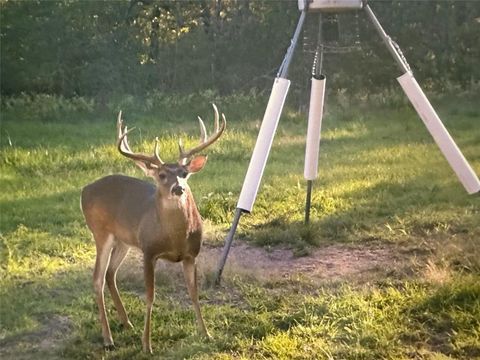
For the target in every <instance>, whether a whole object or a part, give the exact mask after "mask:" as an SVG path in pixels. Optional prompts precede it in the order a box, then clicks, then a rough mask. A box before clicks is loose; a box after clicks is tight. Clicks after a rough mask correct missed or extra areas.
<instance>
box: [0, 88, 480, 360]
mask: <svg viewBox="0 0 480 360" xmlns="http://www.w3.org/2000/svg"><path fill="white" fill-rule="evenodd" d="M208 96H213V95H211V94H210V95H208V94H207V95H204V96H203V97H202V96H200V97H199V96H196V97H192V98H186V99H180V100H175V101H174V99H173V97H172V98H170V97H165V98H161V97H160V95H157V97H158V99H156V100H158V101H159V102H160V104H161V106H160V108H155V107H154V106H153V105H152V104H150V105H148V104H149V103H148V101H147V104H146V105H145V108H142V109H139V110H138V111H136V110H135V109H136V102H135V101H134V100H132V99H130V100H129V99H127V100H123V103H121V102H120V101H119V103H118V104H113V105H111V106H110V107H111V109H107V110H106V111H105V112H103V113H100V118H97V117H95V115H94V109H93V104H91V103H89V102H84V101H82V100H81V99H75V102H74V103H73V105H71V107H69V106H67V105H65V104H68V101H67V100H65V99H61V100H58V101H59V103H58V104H57V103H56V102H55V100H52V99H49V101H50V102H51V103H52V104H53V105H49V106H47V105H48V103H47V105H45V106H44V107H43V108H42V109H41V111H39V113H38V114H36V112H35V106H34V105H35V104H33V103H34V102H35V101H37V100H35V99H33V100H32V99H28V98H23V99H20V100H17V102H15V101H14V100H12V99H10V103H8V104H4V106H3V109H2V128H1V155H0V156H1V158H0V181H1V183H0V184H1V187H2V192H1V193H0V206H1V207H0V211H1V219H0V230H1V234H0V236H1V239H0V240H1V243H0V256H1V259H0V271H1V274H0V278H1V280H0V305H1V306H0V347H2V348H3V349H4V350H0V354H2V355H3V356H2V358H12V359H13V358H25V359H37V358H42V357H44V358H54V357H57V358H68V359H97V358H98V359H100V358H102V357H105V358H112V359H114V358H115V359H116V358H124V359H130V358H138V359H141V358H150V357H149V356H146V355H143V354H142V352H141V342H140V338H141V329H142V323H143V311H144V304H143V300H142V298H141V295H142V293H143V282H142V280H141V276H133V275H129V274H128V273H129V272H128V271H127V269H126V268H122V269H121V270H120V272H121V273H122V274H123V275H121V279H120V281H119V284H120V285H119V286H120V289H121V292H122V294H123V298H124V301H125V306H126V308H127V310H128V311H129V314H130V317H131V320H132V322H133V323H134V324H135V329H134V330H132V331H126V332H122V331H121V329H120V325H119V323H118V321H117V320H116V316H115V314H114V311H113V307H112V304H111V303H108V307H109V316H110V319H111V326H112V331H113V336H114V340H115V341H116V344H117V350H116V351H115V352H114V353H104V351H103V349H102V347H101V335H100V328H99V324H98V321H97V312H96V307H95V304H94V300H93V294H92V293H93V291H92V285H91V269H92V267H93V259H94V256H95V249H94V244H93V241H92V240H91V237H90V234H89V233H88V231H87V229H86V227H85V225H84V222H83V218H82V216H81V212H80V208H79V195H80V190H81V188H82V186H84V185H86V184H88V183H89V182H91V181H93V180H95V179H97V178H99V177H101V176H104V175H106V174H110V173H118V172H120V173H126V174H130V175H134V176H141V175H140V172H139V171H138V170H137V169H136V168H135V166H134V165H133V164H131V163H130V162H129V161H128V160H126V159H124V158H122V157H121V156H120V155H119V154H118V153H117V151H116V149H115V147H114V144H113V142H114V136H115V135H114V134H115V132H114V131H115V111H114V108H118V107H117V106H120V105H122V108H123V109H127V111H125V112H124V116H125V119H126V121H127V123H128V124H129V125H130V126H136V127H137V128H138V130H137V131H136V132H134V133H132V134H131V136H130V143H131V146H132V147H134V148H135V149H139V150H144V151H151V149H152V148H153V139H154V137H155V135H159V136H160V140H161V149H162V156H164V157H165V158H167V159H168V158H169V159H171V160H174V159H175V157H176V151H177V150H176V141H177V137H178V136H182V137H183V138H184V139H186V140H187V143H188V142H191V141H196V136H197V132H198V130H197V128H196V126H197V124H196V121H195V117H194V116H193V112H195V113H198V114H200V115H202V117H203V118H204V119H210V118H211V113H210V111H211V109H209V108H208V106H207V105H203V104H206V101H205V102H203V100H205V99H204V98H205V97H208ZM40 100H41V99H40ZM44 100H45V99H44ZM147 100H148V99H147ZM150 100H151V99H150ZM150 100H149V101H150ZM200 100H202V102H200ZM217 103H218V104H219V108H220V109H221V110H222V111H224V112H225V113H226V116H227V120H228V132H227V133H226V134H225V136H224V137H223V138H222V140H221V141H220V142H219V143H218V144H217V145H215V146H214V147H212V149H210V151H209V162H208V164H207V166H206V168H205V170H204V171H203V172H202V173H200V174H198V175H196V176H194V177H192V179H191V181H190V184H191V187H192V189H193V192H194V194H195V197H196V199H197V204H198V206H199V208H200V212H201V214H202V216H203V217H204V218H205V219H206V222H207V238H206V242H207V243H208V244H210V245H213V246H217V245H221V243H222V242H223V238H224V235H225V232H226V231H227V230H228V228H229V225H230V221H231V220H232V217H233V212H234V210H235V206H236V201H237V198H238V194H239V191H240V189H241V185H242V181H243V176H244V174H245V172H246V169H247V166H248V161H249V157H250V154H251V151H252V148H253V146H254V143H255V138H256V135H257V132H258V126H259V124H260V120H261V117H262V115H263V110H264V106H265V99H264V98H263V97H262V96H260V95H256V94H250V95H249V96H244V97H242V96H236V97H235V96H232V97H229V98H223V99H218V101H217ZM54 105H55V106H54ZM189 105H192V106H189ZM434 105H435V106H438V111H439V114H440V116H441V117H442V118H444V120H445V123H446V126H447V127H448V128H449V130H450V131H451V133H452V135H453V137H454V138H455V139H456V141H457V143H458V145H459V146H460V148H461V149H462V151H463V153H464V154H465V156H466V157H467V159H468V160H469V162H470V163H471V164H472V166H473V168H474V169H475V170H476V172H477V173H480V148H479V146H478V145H479V144H480V131H479V130H478V123H479V120H480V110H479V108H478V104H477V103H475V100H474V99H471V98H468V97H464V96H459V97H458V98H454V100H450V101H449V102H445V101H443V100H442V101H440V100H438V101H436V102H434ZM162 106H163V107H162ZM170 108H171V111H170ZM22 109H23V110H22ZM155 113H158V114H159V115H158V116H157V115H154V114H155ZM164 115H165V118H163V116H164ZM157 119H158V120H157ZM53 120H54V121H53ZM207 124H208V125H207V126H211V122H210V121H207ZM305 132H306V121H305V118H304V115H302V114H298V113H296V112H295V111H293V110H292V107H287V109H285V111H284V116H283V118H282V120H281V122H280V125H279V128H278V133H277V136H276V138H275V142H274V145H273V148H272V152H271V155H270V159H269V163H268V165H267V168H266V172H265V176H264V179H263V182H262V187H261V189H260V192H259V196H258V198H257V201H256V203H255V207H254V211H253V213H252V214H250V215H245V216H243V217H242V221H241V224H240V227H239V230H238V239H237V240H236V241H247V242H249V243H251V244H254V245H257V246H262V247H264V248H266V249H267V251H268V249H270V248H272V247H275V246H282V247H288V248H291V249H293V250H294V251H295V253H296V254H298V255H304V254H308V253H309V252H310V251H311V249H313V248H315V247H318V246H320V247H321V246H324V245H327V244H338V243H346V244H349V245H351V246H363V245H366V244H371V243H372V242H374V243H377V244H390V245H391V246H393V247H394V248H395V249H398V251H401V249H403V248H404V247H410V248H415V249H417V250H416V251H417V252H418V251H420V252H421V251H423V252H426V253H428V254H429V262H428V263H427V264H424V265H425V266H426V267H425V266H422V269H425V268H426V269H427V271H426V272H425V271H424V270H422V271H417V270H416V269H414V270H412V271H411V272H410V273H409V274H404V275H402V276H399V277H395V276H394V277H392V276H387V275H386V274H382V273H379V275H378V277H377V278H373V279H370V281H368V282H367V283H363V282H356V281H354V280H353V281H351V282H347V281H346V280H339V281H320V282H312V280H310V279H309V278H308V276H307V277H305V278H289V279H284V278H276V277H272V278H270V279H256V278H255V277H252V276H245V275H241V274H240V275H238V276H234V277H227V278H226V279H225V283H224V285H223V287H222V288H220V289H215V288H210V287H208V286H204V288H203V289H202V291H201V302H202V307H203V311H204V314H205V319H206V322H207V326H208V327H209V330H210V331H211V333H212V335H213V340H211V341H208V342H205V341H204V340H202V339H201V338H199V337H198V336H197V335H195V334H196V333H195V325H194V315H193V311H192V310H191V307H190V305H189V301H188V299H187V297H186V290H185V287H184V285H183V282H182V281H181V277H179V274H178V273H175V274H174V276H173V277H170V276H168V274H158V277H159V278H158V280H157V300H156V303H155V311H154V320H153V322H154V330H153V335H152V336H153V339H152V344H153V347H154V351H155V354H156V357H160V358H172V359H179V358H195V359H230V358H237V359H265V358H275V359H311V358H325V359H329V358H333V359H338V358H346V359H375V358H389V359H402V358H425V359H444V358H464V359H470V358H475V357H480V323H479V320H478V319H480V287H479V285H478V284H479V283H480V261H479V260H478V259H479V258H480V253H479V250H478V249H479V245H480V244H479V240H478V239H479V238H480V216H479V210H480V202H479V197H478V196H468V195H467V194H466V193H465V191H464V189H463V188H462V186H461V184H460V183H459V182H458V180H457V179H456V177H455V175H454V174H453V172H452V170H451V169H450V168H449V166H448V164H447V163H446V161H445V160H444V158H443V157H442V155H441V153H440V152H439V150H438V149H437V148H436V146H435V144H434V143H433V141H432V140H431V138H430V136H429V135H428V133H427V131H426V130H425V129H424V127H423V125H422V123H421V121H420V120H419V119H418V118H417V116H416V114H415V113H414V112H413V110H412V109H411V108H410V107H408V106H406V105H405V104H404V102H402V101H396V102H392V103H390V104H387V105H382V106H380V105H378V104H374V105H373V106H371V104H366V103H362V102H355V103H353V102H352V103H347V104H345V103H341V102H339V103H336V104H332V105H330V106H329V107H328V108H327V115H326V117H325V119H324V127H323V131H322V143H321V153H320V169H319V173H320V176H319V179H318V181H316V182H315V186H314V193H313V201H312V205H313V207H312V214H311V219H312V223H311V224H310V225H309V226H305V225H304V224H303V210H304V201H305V198H304V197H305V182H304V180H303V176H302V173H303V154H304V137H305V136H304V135H305ZM412 256H413V255H412ZM212 261H213V262H215V261H216V260H215V259H213V260H212ZM136 271H137V275H138V271H140V270H139V269H137V270H136ZM208 276H209V274H203V277H204V283H206V279H205V277H208ZM178 284H181V285H178ZM107 298H108V296H107ZM108 301H109V300H108ZM57 332H58V333H57ZM52 339H53V340H52ZM55 339H57V340H55ZM58 339H60V340H58ZM54 340H55V341H56V342H54ZM42 341H44V342H45V341H47V343H46V344H45V343H42ZM48 341H50V342H54V343H48ZM42 344H43V345H42ZM2 351H3V353H2Z"/></svg>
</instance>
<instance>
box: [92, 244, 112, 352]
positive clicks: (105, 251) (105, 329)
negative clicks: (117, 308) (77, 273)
mask: <svg viewBox="0 0 480 360" xmlns="http://www.w3.org/2000/svg"><path fill="white" fill-rule="evenodd" d="M94 238H95V243H96V246H97V259H96V261H95V269H94V271H93V287H94V289H95V297H96V302H97V306H98V312H99V317H100V323H101V324H102V335H103V345H104V347H105V349H106V350H113V349H114V348H115V345H114V344H113V339H112V333H111V332H110V325H109V324H108V318H107V313H106V311H105V297H104V291H103V290H104V288H105V272H106V270H107V267H108V263H109V262H110V255H111V253H112V248H113V243H114V237H113V235H112V234H102V235H100V234H94Z"/></svg>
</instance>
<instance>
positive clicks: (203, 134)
mask: <svg viewBox="0 0 480 360" xmlns="http://www.w3.org/2000/svg"><path fill="white" fill-rule="evenodd" d="M197 117H198V122H199V123H200V142H202V143H204V142H205V141H207V129H206V128H205V123H204V122H203V120H202V118H201V117H200V116H197Z"/></svg>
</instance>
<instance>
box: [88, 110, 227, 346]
mask: <svg viewBox="0 0 480 360" xmlns="http://www.w3.org/2000/svg"><path fill="white" fill-rule="evenodd" d="M213 108H214V111H215V130H214V133H213V134H212V135H211V136H210V137H207V132H206V130H205V125H204V123H203V121H202V119H200V117H199V118H198V119H199V121H200V131H201V141H200V144H199V145H198V146H196V147H194V148H192V149H190V150H189V151H185V150H184V148H183V146H182V142H181V141H179V150H180V156H179V160H178V162H176V163H168V164H167V163H164V162H163V161H162V160H161V158H160V156H159V153H158V138H157V139H156V143H155V149H154V153H153V155H145V154H141V153H133V152H132V150H131V149H130V146H129V145H128V141H127V134H128V133H129V132H130V131H131V130H128V131H127V127H126V126H123V121H122V113H121V112H120V113H119V114H118V121H117V134H118V135H117V147H118V150H119V151H120V153H121V154H122V155H124V156H126V157H128V158H130V159H132V160H134V161H135V163H136V164H137V165H138V166H139V167H140V168H141V169H142V170H143V171H144V172H145V174H146V175H148V176H150V177H152V178H153V179H154V181H155V186H154V185H152V184H150V183H148V182H146V181H142V180H139V179H136V178H132V177H128V176H124V175H110V176H106V177H104V178H101V179H99V180H97V181H95V182H94V183H92V184H90V185H87V186H86V187H85V188H83V190H82V197H81V205H82V211H83V214H84V216H85V220H86V222H87V225H88V227H89V229H90V230H91V232H92V234H93V237H94V239H95V244H96V248H97V258H96V262H95V270H94V273H93V283H94V288H95V295H96V302H97V305H98V310H99V314H100V321H101V324H102V335H103V341H104V346H105V348H106V349H108V350H111V349H113V348H114V343H113V339H112V334H111V332H110V326H109V324H108V319H107V314H106V312H105V302H104V291H103V290H104V286H105V280H106V281H107V285H108V288H109V290H110V293H111V295H112V299H113V303H114V304H115V307H116V309H117V312H118V315H119V317H120V320H121V321H122V323H123V325H124V326H125V327H127V328H130V327H132V324H131V323H130V321H129V320H128V316H127V313H126V311H125V308H124V306H123V304H122V300H121V299H120V295H119V293H118V289H117V285H116V274H117V270H118V268H119V266H120V265H121V263H122V261H123V259H124V258H125V256H126V255H127V253H128V250H129V248H130V247H132V246H133V247H137V248H139V249H140V250H141V251H142V252H143V263H144V275H145V287H146V305H147V310H146V314H145V327H144V331H143V337H142V345H143V350H144V351H147V352H151V351H152V347H151V343H150V328H151V314H152V305H153V302H154V298H155V289H154V286H155V284H154V278H155V273H154V269H155V262H156V260H157V259H158V258H161V259H165V260H168V261H172V262H179V261H182V263H183V272H184V276H185V281H186V284H187V288H188V293H189V295H190V297H191V299H192V302H193V308H194V310H195V316H196V319H197V325H198V329H199V331H200V333H201V334H202V335H204V336H209V335H208V332H207V329H206V328H205V324H204V322H203V318H202V315H201V312H200V306H199V303H198V293H197V277H196V266H195V258H196V257H197V255H198V253H199V251H200V246H201V242H202V219H201V217H200V214H199V213H198V210H197V206H196V205H195V201H194V199H193V196H192V193H191V191H190V188H189V187H188V185H187V179H188V177H189V176H190V174H194V173H196V172H198V171H200V170H201V169H202V168H203V166H204V165H205V163H206V161H207V157H206V156H204V155H198V156H194V155H195V154H197V153H199V152H201V151H202V150H204V149H205V148H207V147H208V146H209V145H211V144H213V143H214V142H215V141H216V140H217V139H218V138H219V137H220V136H221V135H222V133H223V131H224V130H225V127H226V120H225V116H224V115H223V114H222V122H221V124H219V115H218V110H217V108H216V106H215V105H213Z"/></svg>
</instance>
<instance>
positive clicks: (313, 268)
mask: <svg viewBox="0 0 480 360" xmlns="http://www.w3.org/2000/svg"><path fill="white" fill-rule="evenodd" d="M222 250H223V249H222V248H209V247H204V248H203V249H202V252H201V253H200V256H199V260H198V262H199V264H200V266H201V267H202V268H204V269H205V270H207V271H208V269H209V268H211V270H216V268H217V262H218V259H220V255H221V253H222ZM212 260H213V261H214V263H213V264H212ZM403 265H405V259H401V257H400V254H398V253H396V252H395V251H394V248H393V247H392V246H386V245H381V246H380V245H377V246H367V245H365V244H363V245H361V246H347V245H330V246H326V247H323V248H318V249H314V250H313V251H312V252H311V253H310V254H309V255H307V256H302V257H297V256H295V255H294V253H293V251H292V250H287V249H273V250H271V251H267V250H265V249H263V248H258V247H254V246H250V245H248V244H245V243H239V244H236V245H235V246H233V247H232V248H231V250H230V254H229V257H228V260H227V264H226V266H225V271H224V274H225V275H226V276H229V275H231V274H232V273H235V272H237V273H238V272H240V273H243V274H251V275H258V276H260V277H262V278H270V277H279V276H280V277H290V276H296V275H301V276H304V277H307V278H313V279H318V280H324V279H328V280H347V279H352V280H358V278H359V277H361V278H363V277H364V275H368V274H369V273H370V274H373V273H378V272H379V271H381V272H384V273H385V274H386V273H388V272H391V271H395V270H396V269H398V267H399V266H403Z"/></svg>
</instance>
